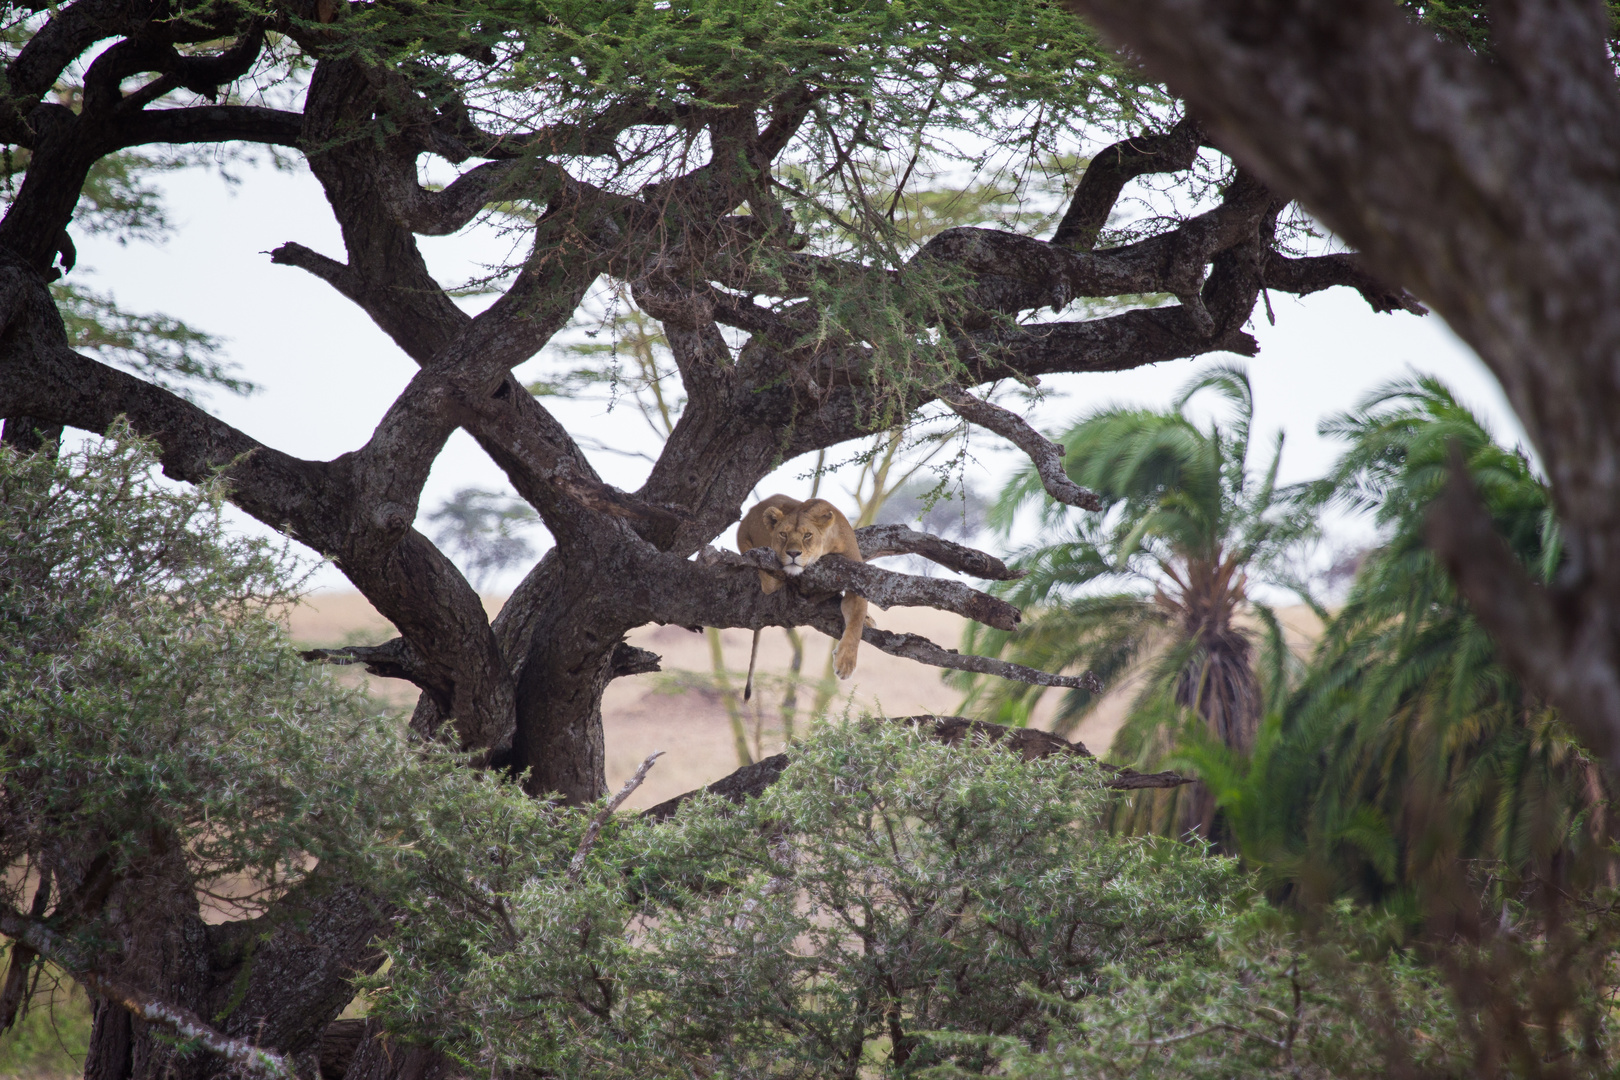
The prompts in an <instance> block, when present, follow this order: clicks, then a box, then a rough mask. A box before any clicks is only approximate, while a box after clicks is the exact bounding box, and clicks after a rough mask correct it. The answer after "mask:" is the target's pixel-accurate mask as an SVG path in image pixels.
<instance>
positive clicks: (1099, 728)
mask: <svg viewBox="0 0 1620 1080" xmlns="http://www.w3.org/2000/svg"><path fill="white" fill-rule="evenodd" d="M501 599H502V598H494V597H490V598H486V599H485V606H486V607H488V608H489V610H490V612H491V613H492V614H493V613H494V612H495V611H498V610H499V609H500V605H501ZM1278 614H1279V616H1280V617H1281V619H1282V622H1283V625H1284V627H1285V629H1286V630H1287V632H1288V634H1289V637H1290V639H1291V641H1290V643H1291V644H1293V645H1295V646H1296V647H1297V648H1300V649H1304V648H1305V647H1307V646H1308V644H1309V642H1310V641H1312V640H1314V639H1315V637H1316V635H1317V634H1318V633H1319V632H1320V629H1321V627H1320V624H1319V623H1318V622H1317V621H1316V619H1315V617H1314V616H1313V615H1312V614H1311V613H1310V611H1309V610H1308V609H1306V608H1303V607H1296V608H1285V609H1283V610H1281V611H1279V612H1278ZM873 618H874V620H875V621H876V622H877V624H878V625H879V626H881V627H883V628H884V629H885V630H896V631H903V632H909V633H916V634H923V635H925V636H926V637H928V638H930V639H931V640H933V641H935V642H938V643H939V644H941V645H943V646H945V647H947V648H955V647H956V646H957V645H958V644H959V642H960V641H961V636H962V627H963V624H964V621H965V620H963V619H962V618H961V617H959V616H956V615H952V614H949V613H947V612H940V611H934V610H931V609H926V608H894V609H891V610H889V611H876V610H874V612H873ZM289 628H290V630H291V633H292V636H293V638H294V640H296V641H297V642H298V643H299V644H300V645H304V646H334V645H344V644H374V643H377V642H380V641H383V640H386V639H387V638H388V637H390V636H392V634H393V628H392V627H391V626H390V625H389V623H388V622H387V620H385V619H383V618H382V616H380V615H378V614H377V612H376V611H375V610H374V609H373V608H372V607H371V605H370V604H369V603H367V602H366V600H365V598H364V597H362V596H361V595H360V594H358V593H353V592H332V591H322V592H318V593H315V594H312V595H311V596H309V597H308V598H306V600H305V601H304V602H303V603H302V604H300V605H299V606H298V607H297V608H296V609H295V610H294V611H293V612H292V613H291V616H290V619H289ZM801 634H802V636H803V640H804V652H805V657H804V670H803V676H804V677H805V678H806V679H807V680H808V684H807V685H801V687H800V690H799V695H798V696H799V708H798V711H797V715H796V717H795V727H796V730H798V731H800V732H802V731H803V730H804V727H805V725H806V724H807V723H808V722H809V717H808V715H807V713H808V708H809V705H810V703H811V702H812V700H813V699H814V697H815V683H816V681H817V680H818V679H819V678H820V676H821V673H822V670H823V668H824V665H825V664H826V662H827V653H828V650H829V648H830V647H831V645H832V639H830V638H827V637H825V636H823V635H821V634H819V633H817V632H816V631H814V630H808V629H806V630H803V631H801ZM629 640H630V643H631V644H632V645H638V646H640V647H641V648H644V649H650V650H652V651H653V652H655V653H658V654H659V655H660V656H661V657H662V658H663V664H662V666H663V671H661V672H655V673H652V674H647V675H632V676H628V677H626V678H622V679H616V680H614V682H613V683H612V685H610V686H609V687H608V691H607V695H606V697H605V698H604V700H603V703H602V722H603V728H604V734H605V738H606V743H607V779H608V784H609V786H610V787H612V788H613V789H615V790H616V789H617V788H618V786H619V785H620V784H622V783H623V782H624V781H625V779H626V778H628V777H629V775H630V774H631V773H632V772H634V771H635V768H636V766H637V765H638V764H640V763H641V761H642V759H643V758H645V757H646V756H647V755H648V754H651V753H653V752H654V751H657V750H662V751H664V756H663V757H662V758H660V759H659V761H658V764H657V765H656V766H655V767H654V768H653V770H652V773H651V774H650V775H649V777H648V779H647V782H646V783H645V784H643V785H642V787H641V789H640V790H638V791H637V792H636V793H635V794H634V795H633V796H632V797H631V798H630V800H629V801H628V802H627V803H626V807H627V808H630V809H635V808H641V807H647V806H652V805H654V804H655V803H659V802H662V801H663V800H664V799H667V798H669V797H671V796H673V795H678V794H680V793H681V792H683V791H690V790H692V789H694V788H697V787H701V786H702V785H704V784H708V783H712V782H714V781H715V780H718V779H719V778H720V777H722V776H725V775H726V774H727V773H729V772H731V771H732V770H734V769H735V768H737V765H738V754H737V749H736V738H735V735H734V733H733V728H732V723H731V719H730V717H729V714H728V713H727V710H726V707H725V703H724V699H723V697H722V695H721V693H720V692H719V691H718V690H717V689H716V687H715V684H714V681H713V678H712V675H711V667H710V661H709V645H708V641H707V639H706V638H705V636H704V635H702V634H694V633H692V632H691V631H689V630H685V629H682V628H681V627H678V626H656V625H649V626H643V627H641V628H640V629H638V630H635V631H632V632H631V634H630V636H629ZM750 640H751V638H750V634H749V633H748V631H746V630H726V631H723V632H722V633H721V643H722V648H723V651H724V656H725V664H726V668H727V670H728V672H729V675H730V681H731V684H732V686H733V688H734V689H735V691H736V694H737V696H738V697H739V698H740V696H741V692H742V682H743V675H744V673H745V672H746V671H747V668H748V648H749V643H750ZM791 655H792V653H791V648H790V646H789V644H788V639H787V635H786V633H785V632H784V631H782V630H777V629H771V630H766V631H765V633H764V636H763V637H762V638H761V640H760V646H759V666H758V670H757V673H756V675H755V687H754V699H753V701H751V702H749V703H748V705H747V706H745V707H744V708H745V710H746V712H745V716H744V728H745V736H746V739H747V742H748V747H749V752H750V754H751V755H752V756H754V757H756V758H757V757H762V756H764V755H767V754H773V753H776V752H777V751H778V750H780V749H781V746H782V719H781V715H780V702H781V699H782V694H783V691H784V689H785V688H786V683H787V678H786V677H787V674H788V670H789V667H788V665H789V660H790V658H791ZM348 670H350V671H357V669H348ZM350 677H354V678H363V679H365V681H366V682H367V683H368V684H369V685H370V687H371V689H372V692H373V693H376V694H378V695H379V696H381V697H383V698H384V699H386V700H388V701H389V702H391V703H394V704H397V705H399V706H401V707H402V708H409V707H410V706H411V705H412V704H413V703H414V702H415V700H416V691H415V688H414V687H412V686H411V685H410V684H408V683H405V682H402V681H400V680H397V679H378V678H373V677H372V676H369V675H358V674H357V675H354V676H350ZM837 691H838V692H837V696H835V697H834V698H833V699H832V701H831V702H830V704H829V706H828V709H827V714H828V715H829V716H831V717H833V718H835V719H836V718H839V717H842V716H844V715H845V714H846V713H848V714H851V715H858V714H859V713H860V712H862V711H872V712H882V713H884V714H886V715H889V716H907V715H910V714H913V713H925V712H932V713H954V712H956V711H957V707H958V705H959V703H960V701H961V695H960V693H958V692H957V691H956V690H953V689H952V688H950V687H948V686H946V685H945V684H944V683H943V682H942V681H941V680H940V672H939V670H938V669H936V668H931V667H925V666H923V665H922V664H918V663H914V662H913V661H910V660H902V659H900V658H899V657H894V656H889V655H887V654H885V653H882V652H879V651H878V650H876V649H874V648H872V647H871V646H863V647H862V649H861V657H860V666H859V667H858V668H857V669H856V672H855V675H854V677H853V678H852V679H850V681H849V682H848V683H842V684H839V685H838V687H837ZM1131 693H1132V689H1131V688H1130V687H1128V686H1127V687H1123V688H1121V689H1119V690H1117V691H1115V692H1114V693H1113V694H1110V695H1109V697H1108V698H1107V699H1105V700H1104V701H1103V702H1102V703H1101V704H1100V705H1099V706H1098V708H1097V710H1096V712H1095V713H1093V714H1092V715H1091V716H1090V717H1088V718H1087V719H1086V721H1085V722H1084V723H1083V724H1081V726H1080V728H1079V729H1078V730H1077V731H1075V732H1073V733H1071V734H1070V736H1069V737H1070V738H1072V739H1077V740H1079V741H1080V742H1082V743H1084V744H1085V745H1086V746H1088V747H1090V748H1091V749H1092V750H1093V751H1095V752H1097V753H1099V754H1106V753H1107V751H1108V747H1109V745H1110V744H1111V743H1112V742H1113V739H1114V735H1115V733H1116V732H1117V731H1118V730H1119V727H1120V724H1121V722H1122V721H1123V719H1124V714H1125V707H1126V705H1127V703H1128V702H1129V700H1130V696H1131ZM1056 696H1057V693H1056V692H1054V693H1049V694H1047V695H1046V700H1045V701H1043V702H1042V706H1041V708H1040V709H1039V710H1037V712H1036V716H1035V725H1036V726H1037V727H1047V726H1049V723H1050V717H1051V714H1052V711H1053V709H1054V707H1055V705H1056V700H1055V699H1056ZM739 704H741V703H740V701H739Z"/></svg>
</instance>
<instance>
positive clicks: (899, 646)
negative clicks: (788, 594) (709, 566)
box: [810, 608, 1102, 694]
mask: <svg viewBox="0 0 1620 1080" xmlns="http://www.w3.org/2000/svg"><path fill="white" fill-rule="evenodd" d="M833 614H834V615H835V616H836V614H837V609H836V608H835V609H834V611H833ZM810 625H812V626H814V627H815V628H816V629H817V630H820V631H822V632H823V633H825V634H831V635H832V636H834V637H836V636H837V632H838V629H839V626H838V625H837V623H836V622H835V621H834V620H832V619H818V620H817V621H814V622H812V623H811V624H810ZM861 640H862V641H864V642H866V643H867V644H869V645H875V646H877V647H878V648H879V649H882V650H883V651H884V652H886V653H888V654H889V655H890V656H903V657H905V658H906V659H907V660H915V661H917V662H918V663H919V664H927V665H929V666H930V667H939V668H949V669H950V670H952V671H972V672H977V673H978V674H980V675H994V676H996V677H997V678H999V679H1010V680H1011V681H1013V682H1021V683H1031V684H1033V685H1035V686H1058V687H1062V688H1064V689H1066V690H1089V691H1091V692H1092V693H1094V694H1099V693H1101V692H1102V683H1101V682H1099V681H1098V680H1097V677H1096V676H1095V675H1093V674H1092V673H1091V672H1089V671H1088V672H1086V673H1085V674H1084V675H1053V674H1051V673H1050V672H1046V671H1040V670H1037V669H1036V668H1031V667H1025V666H1024V665H1023V664H1013V663H1009V662H1008V661H1006V660H996V659H993V658H992V657H988V656H975V655H973V654H972V653H959V652H957V651H956V650H955V649H947V648H944V647H943V646H940V645H936V644H935V643H934V642H932V641H929V640H928V639H927V638H925V637H923V636H922V635H921V634H897V633H894V632H892V631H889V630H879V629H877V628H876V627H874V626H868V627H867V628H866V633H864V634H862V635H861Z"/></svg>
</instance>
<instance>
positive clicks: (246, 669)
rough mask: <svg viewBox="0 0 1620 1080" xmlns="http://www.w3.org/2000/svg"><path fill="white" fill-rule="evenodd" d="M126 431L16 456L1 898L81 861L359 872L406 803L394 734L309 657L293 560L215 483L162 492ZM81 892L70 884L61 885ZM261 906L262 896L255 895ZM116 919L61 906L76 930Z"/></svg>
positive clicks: (118, 872)
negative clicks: (388, 818) (318, 866)
mask: <svg viewBox="0 0 1620 1080" xmlns="http://www.w3.org/2000/svg"><path fill="white" fill-rule="evenodd" d="M155 465H156V462H155V460H154V458H153V456H152V453H151V450H150V449H149V448H148V447H147V446H146V445H145V444H142V443H140V442H139V441H138V440H135V439H133V438H131V437H130V436H129V434H128V432H127V431H123V432H120V433H118V434H117V435H116V436H115V437H114V438H112V439H109V440H107V441H103V442H99V443H92V444H89V445H87V446H86V448H85V449H83V450H81V451H79V452H77V453H74V454H70V455H67V456H65V457H64V458H63V459H62V460H60V461H56V460H52V459H50V458H48V457H45V456H43V455H36V456H31V457H22V456H18V455H15V454H13V453H12V452H11V451H10V450H9V448H7V449H0V865H4V866H6V867H8V868H12V869H13V871H14V872H11V873H8V874H7V875H6V876H5V877H4V879H3V884H0V899H3V901H4V902H5V903H6V904H8V905H9V906H10V907H11V908H13V909H14V910H27V909H28V907H29V899H30V896H29V894H30V893H31V891H32V890H31V889H26V890H25V887H26V886H29V885H30V884H31V883H30V882H29V881H27V880H26V879H25V876H24V875H23V874H22V873H20V872H17V871H21V870H22V869H24V868H26V867H29V866H33V865H37V864H39V863H40V861H41V859H40V856H41V855H42V854H45V853H48V858H47V859H46V860H45V861H46V862H48V863H49V864H51V865H54V866H58V867H60V866H63V865H75V864H76V865H79V866H83V867H90V868H92V869H93V871H94V872H95V873H97V874H102V875H105V881H106V882H107V883H110V882H115V881H117V880H119V879H120V878H121V877H122V876H124V875H129V874H135V875H144V878H145V879H150V878H152V877H154V876H165V875H166V876H168V877H169V878H171V879H172V884H173V885H174V886H175V887H176V888H179V889H182V890H193V891H194V890H199V889H200V890H203V891H207V890H208V889H209V888H210V887H211V885H212V884H213V883H216V882H227V883H229V882H232V881H235V882H237V883H238V887H236V888H234V890H228V891H234V892H235V893H236V894H238V895H240V894H241V893H242V889H241V888H240V882H241V881H242V880H244V878H243V875H246V879H248V880H251V881H253V882H255V883H257V885H258V886H259V887H260V888H261V889H262V891H263V897H273V896H274V895H275V894H276V893H278V892H280V891H281V890H283V889H284V888H285V887H287V886H288V885H290V884H292V883H294V882H296V881H297V880H299V879H300V878H302V877H303V876H304V875H305V873H306V870H307V867H308V866H309V860H308V858H307V857H308V856H315V857H316V858H320V859H339V858H345V857H355V856H356V854H357V853H358V852H361V851H362V850H363V849H364V848H365V847H366V845H367V844H368V843H370V842H372V840H371V838H372V836H373V833H374V832H375V830H376V828H377V827H378V824H379V815H381V814H383V813H386V812H387V808H388V807H389V806H391V805H392V804H393V800H392V799H387V798H384V797H383V795H384V793H386V792H387V791H389V790H390V787H389V783H388V780H389V778H391V777H392V776H394V775H395V774H396V773H398V772H399V770H400V768H401V762H402V760H403V758H404V757H405V754H404V748H403V745H402V742H401V740H400V739H399V738H398V736H397V734H396V733H395V731H394V728H393V723H392V721H391V720H389V718H387V717H386V716H385V715H383V714H382V713H381V712H380V711H379V710H378V708H377V707H376V706H374V705H372V704H371V703H369V702H368V701H367V700H366V699H365V698H364V697H362V696H361V695H359V694H357V693H355V692H352V691H349V690H345V689H343V688H341V687H339V686H337V685H336V684H335V683H333V682H332V681H331V679H330V678H329V677H328V676H326V675H324V674H323V673H322V672H321V671H320V670H319V669H316V668H313V667H312V666H311V665H309V664H307V663H305V662H304V661H303V660H301V659H299V657H298V654H297V652H296V651H295V650H294V649H293V648H292V646H291V643H290V642H289V641H288V640H287V639H286V636H285V633H284V631H283V630H282V628H281V627H280V626H279V625H278V624H277V623H276V622H275V621H274V618H273V615H274V614H275V612H276V609H277V606H278V605H281V604H284V603H286V602H287V601H288V600H289V599H290V597H291V593H290V591H289V581H288V575H287V571H288V569H289V568H288V566H287V565H286V563H285V559H284V557H283V556H282V555H280V554H279V553H278V552H277V550H276V549H273V548H270V547H268V546H266V545H265V544H264V543H263V542H261V541H255V540H248V539H242V538H239V537H232V536H230V535H229V534H227V533H226V532H225V529H224V524H223V521H222V518H221V505H222V504H221V492H220V490H219V488H218V487H217V486H215V485H201V486H199V487H195V488H186V489H177V488H175V487H173V486H170V485H167V484H165V483H163V482H162V481H160V480H159V479H157V478H156V477H155V475H154V471H155ZM59 884H60V885H61V887H62V888H64V889H65V888H67V886H68V885H69V884H70V883H69V882H66V881H63V882H61V883H59ZM243 899H244V901H245V902H246V903H247V904H248V906H249V907H250V908H251V907H253V906H254V903H255V901H254V899H253V898H251V897H243ZM101 914H102V913H101V912H100V911H99V910H98V909H95V908H93V907H82V908H79V909H75V907H74V905H73V904H72V903H69V902H68V900H67V899H66V898H64V897H60V896H59V898H58V902H57V906H56V908H55V913H54V916H53V918H54V920H55V925H56V926H57V928H58V930H61V931H70V932H83V933H85V934H89V935H91V937H92V938H93V935H94V928H95V926H96V925H97V920H98V919H99V918H100V917H101ZM87 940H90V939H87Z"/></svg>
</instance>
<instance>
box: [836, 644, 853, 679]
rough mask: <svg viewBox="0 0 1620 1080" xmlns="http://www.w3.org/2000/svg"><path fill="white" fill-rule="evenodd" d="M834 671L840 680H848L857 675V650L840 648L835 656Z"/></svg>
mask: <svg viewBox="0 0 1620 1080" xmlns="http://www.w3.org/2000/svg"><path fill="white" fill-rule="evenodd" d="M833 671H834V672H836V673H837V675H838V677H839V678H840V679H847V678H849V677H850V676H851V675H853V674H855V650H854V649H846V648H844V647H843V646H842V645H840V646H838V651H837V652H835V653H834V654H833Z"/></svg>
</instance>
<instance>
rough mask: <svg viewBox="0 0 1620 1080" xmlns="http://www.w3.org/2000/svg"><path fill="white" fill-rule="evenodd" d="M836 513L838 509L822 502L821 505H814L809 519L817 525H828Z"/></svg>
mask: <svg viewBox="0 0 1620 1080" xmlns="http://www.w3.org/2000/svg"><path fill="white" fill-rule="evenodd" d="M836 513H838V511H836V510H834V509H833V508H832V507H831V506H828V505H826V504H822V505H821V506H818V507H816V511H815V513H813V514H811V515H810V520H811V521H813V522H815V523H816V524H817V525H830V524H832V519H833V515H834V514H836Z"/></svg>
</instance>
